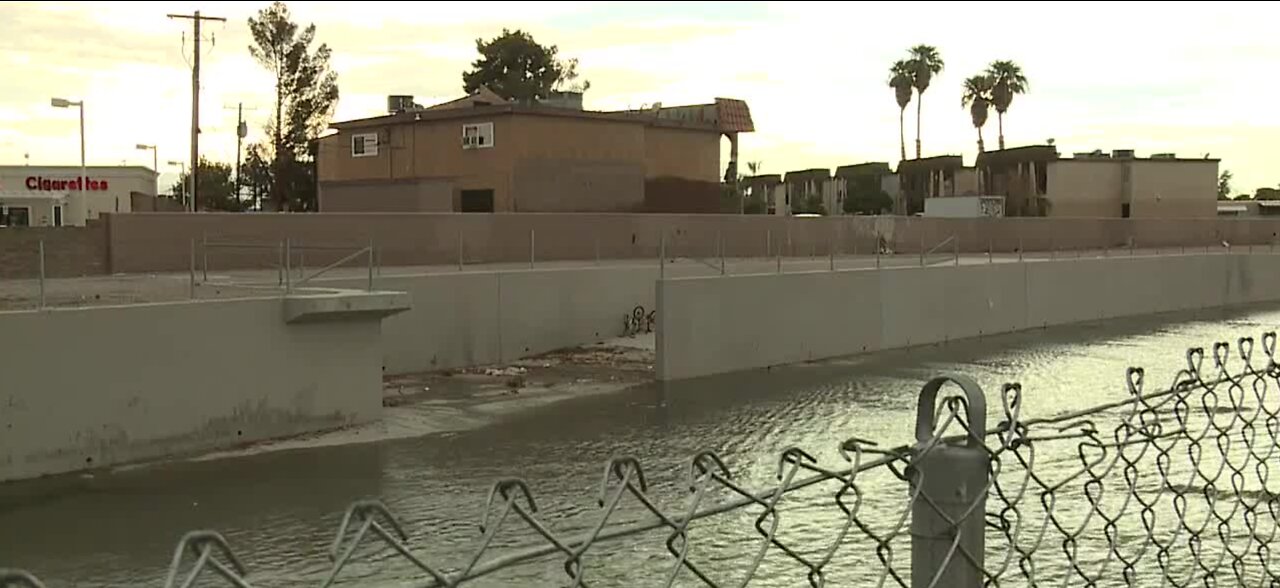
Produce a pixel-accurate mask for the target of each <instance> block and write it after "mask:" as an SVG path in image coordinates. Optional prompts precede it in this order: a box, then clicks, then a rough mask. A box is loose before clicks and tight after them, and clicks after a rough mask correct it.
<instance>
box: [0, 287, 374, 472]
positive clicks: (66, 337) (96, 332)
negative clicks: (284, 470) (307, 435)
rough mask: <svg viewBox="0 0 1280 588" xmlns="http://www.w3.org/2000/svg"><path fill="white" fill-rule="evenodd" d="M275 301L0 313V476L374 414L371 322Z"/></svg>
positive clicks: (188, 449) (208, 445) (147, 455)
mask: <svg viewBox="0 0 1280 588" xmlns="http://www.w3.org/2000/svg"><path fill="white" fill-rule="evenodd" d="M283 308H284V303H283V301H282V300H281V299H280V298H278V297H277V298H269V299H240V300H217V301H199V302H184V303H172V304H141V305H134V306H123V307H97V308H83V309H53V310H45V311H29V312H0V358H2V359H0V361H2V363H0V365H2V366H3V368H2V371H3V372H4V384H3V386H0V481H3V480H7V479H16V478H28V477H34V476H40V475H45V474H54V473H60V472H69V471H75V470H81V469H89V468H96V467H102V466H111V465H114V464H120V463H127V462H133V461H140V460H149V459H156V458H162V457H168V456H174V455H181V454H185V453H192V452H198V451H207V450H211V449H216V448H225V447H229V446H233V445H236V444H239V443H247V442H252V441H259V440H263V439H270V438H276V437H285V436H290V435H295V434H298V433H303V432H308V431H316V430H322V429H329V428H335V427H341V426H344V425H349V424H354V423H359V422H364V421H370V420H373V419H375V418H377V417H378V415H379V414H380V411H381V406H382V405H381V398H382V395H381V365H382V352H381V344H380V338H381V337H380V328H379V319H378V318H366V319H361V318H352V317H345V318H344V319H343V320H334V321H320V322H308V323H299V324H287V323H286V322H285V319H284V316H283Z"/></svg>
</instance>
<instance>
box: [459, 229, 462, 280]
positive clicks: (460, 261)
mask: <svg viewBox="0 0 1280 588" xmlns="http://www.w3.org/2000/svg"><path fill="white" fill-rule="evenodd" d="M462 245H463V243H462V228H461V227H459V228H458V271H462V263H463V261H462Z"/></svg>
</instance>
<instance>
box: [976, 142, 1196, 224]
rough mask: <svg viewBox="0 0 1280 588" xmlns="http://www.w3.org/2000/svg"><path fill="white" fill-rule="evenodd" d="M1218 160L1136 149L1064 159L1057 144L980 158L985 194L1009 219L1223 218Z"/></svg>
mask: <svg viewBox="0 0 1280 588" xmlns="http://www.w3.org/2000/svg"><path fill="white" fill-rule="evenodd" d="M1218 163H1219V162H1218V160H1217V159H1208V158H1204V159H1186V158H1178V157H1176V156H1174V155H1173V154H1156V155H1152V156H1150V157H1137V156H1135V154H1134V153H1133V151H1131V150H1116V151H1113V152H1111V153H1109V154H1108V153H1103V152H1101V151H1094V152H1091V153H1076V154H1074V155H1073V156H1072V157H1070V158H1063V157H1061V156H1059V154H1058V152H1057V150H1056V149H1055V148H1054V147H1053V146H1051V145H1033V146H1028V147H1018V148H1014V149H1005V150H1002V151H990V152H987V153H983V154H981V155H979V156H978V165H977V167H978V170H979V175H980V178H981V185H982V189H983V194H989V195H998V196H1005V197H1006V204H1005V210H1006V214H1008V215H1009V216H1050V217H1096V218H1206V217H1213V216H1215V215H1216V214H1217V182H1218Z"/></svg>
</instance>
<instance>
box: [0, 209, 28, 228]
mask: <svg viewBox="0 0 1280 588" xmlns="http://www.w3.org/2000/svg"><path fill="white" fill-rule="evenodd" d="M0 226H4V227H29V226H31V208H30V207H27V206H5V207H0Z"/></svg>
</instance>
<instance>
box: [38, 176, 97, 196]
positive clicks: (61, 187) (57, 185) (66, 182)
mask: <svg viewBox="0 0 1280 588" xmlns="http://www.w3.org/2000/svg"><path fill="white" fill-rule="evenodd" d="M80 180H81V178H72V179H60V178H42V177H39V176H31V177H28V178H27V189H28V190H35V191H38V192H53V191H66V190H77V191H78V190H82V189H83V190H88V191H90V192H102V191H105V190H106V189H107V181H106V180H95V179H93V178H84V184H85V186H84V187H83V188H81V181H80Z"/></svg>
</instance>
